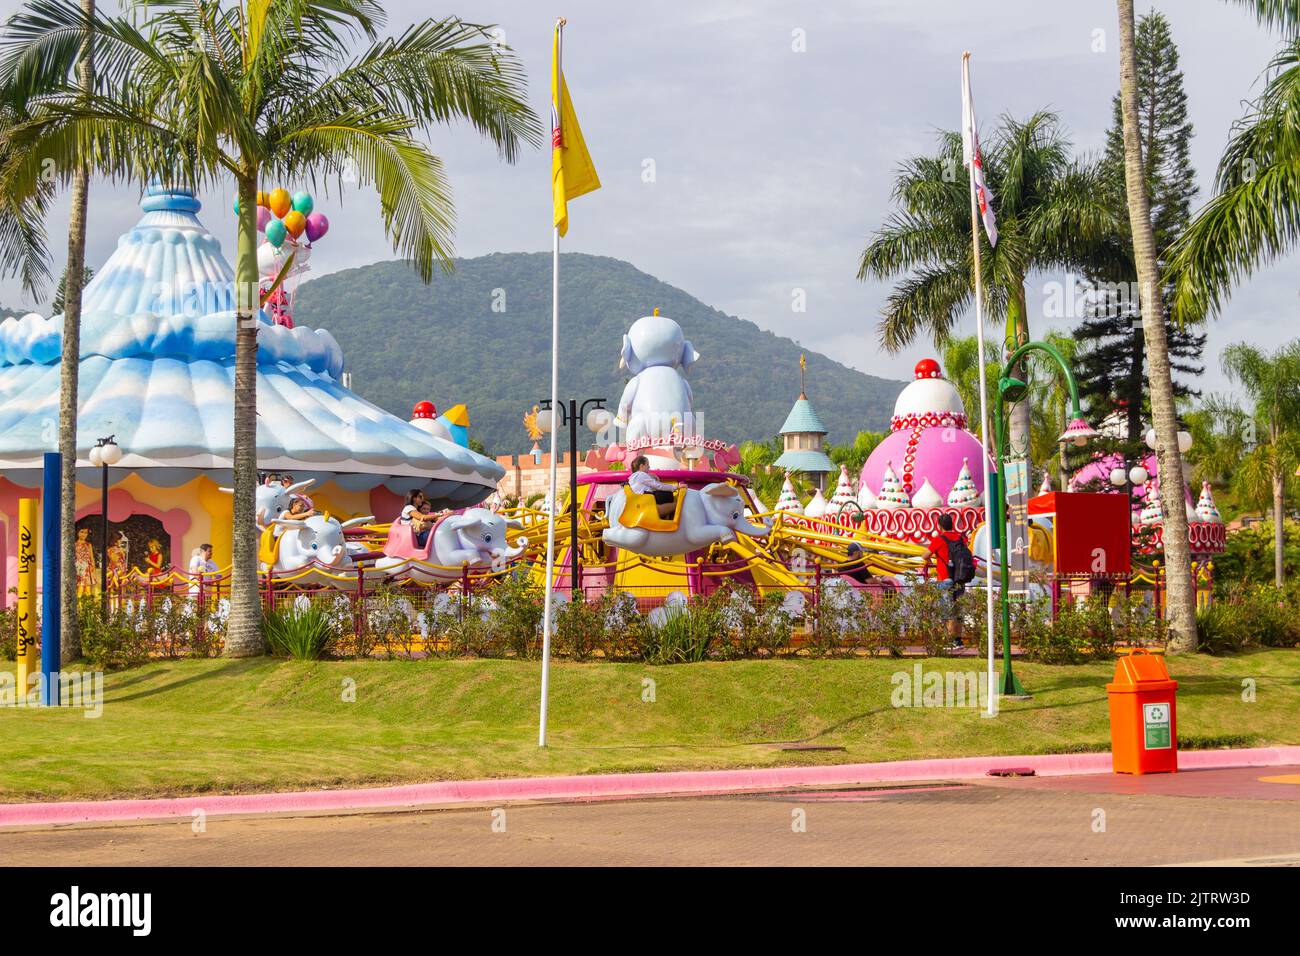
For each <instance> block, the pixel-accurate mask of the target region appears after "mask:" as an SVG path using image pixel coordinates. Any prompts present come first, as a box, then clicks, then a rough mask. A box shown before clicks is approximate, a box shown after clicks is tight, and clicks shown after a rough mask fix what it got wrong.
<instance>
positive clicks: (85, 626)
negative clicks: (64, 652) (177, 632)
mask: <svg viewBox="0 0 1300 956" xmlns="http://www.w3.org/2000/svg"><path fill="white" fill-rule="evenodd" d="M139 624H140V622H139V621H138V620H137V615H136V614H134V613H132V610H131V609H130V608H129V607H110V608H109V610H108V613H107V614H105V613H104V610H103V607H102V606H101V603H100V599H99V598H98V597H82V598H81V600H80V601H79V602H78V605H77V625H78V630H79V632H80V635H81V654H82V657H84V658H85V660H86V663H87V664H89V665H90V666H91V667H92V668H93V669H95V670H101V671H107V670H119V669H121V668H125V667H137V666H139V665H140V664H143V663H145V662H146V661H148V660H149V651H150V648H151V645H152V641H151V636H152V630H153V629H152V627H143V628H142V627H140V626H139Z"/></svg>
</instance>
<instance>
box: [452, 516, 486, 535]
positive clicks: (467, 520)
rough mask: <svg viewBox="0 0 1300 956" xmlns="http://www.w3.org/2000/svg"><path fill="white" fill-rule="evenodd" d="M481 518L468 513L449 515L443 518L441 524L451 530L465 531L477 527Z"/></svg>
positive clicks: (480, 522)
mask: <svg viewBox="0 0 1300 956" xmlns="http://www.w3.org/2000/svg"><path fill="white" fill-rule="evenodd" d="M482 523H483V522H482V520H481V519H479V518H475V517H472V516H470V515H451V516H450V517H448V518H446V519H444V520H443V525H444V526H445V527H446V528H448V529H450V530H451V531H467V530H469V529H472V528H478V527H479V526H480V525H481V524H482Z"/></svg>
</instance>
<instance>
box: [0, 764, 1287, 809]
mask: <svg viewBox="0 0 1300 956" xmlns="http://www.w3.org/2000/svg"><path fill="white" fill-rule="evenodd" d="M1178 764H1179V769H1180V770H1205V769H1223V768H1231V767H1285V766H1290V765H1294V764H1300V747H1257V748H1252V749H1243V750H1188V751H1182V752H1180V753H1179V755H1178ZM1004 767H1026V768H1032V769H1033V771H1034V773H1035V774H1036V775H1037V776H1039V777H1046V776H1065V775H1079V774H1105V773H1110V769H1111V767H1110V754H1109V753H1094V754H1049V755H1045V756H1036V757H1025V756H1005V757H956V758H948V759H935V760H904V761H892V762H887V763H865V764H843V765H839V766H835V765H832V766H819V767H769V768H762V769H752V770H702V771H677V772H671V773H618V774H600V775H584V776H573V777H526V778H520V779H508V780H449V781H444V782H441V783H420V784H410V785H407V786H401V787H376V788H371V789H363V790H319V791H312V792H302V793H256V794H232V795H230V796H208V797H175V798H167V799H158V800H101V801H93V802H68V803H17V804H3V805H0V827H19V826H27V827H32V826H36V827H42V826H44V827H49V826H65V825H68V824H74V823H92V822H110V821H124V820H165V819H169V818H178V817H189V816H191V815H192V814H193V813H194V811H195V810H202V811H203V812H205V813H208V814H252V813H321V812H329V811H355V810H379V809H401V808H404V807H419V806H434V805H437V806H447V805H457V804H476V803H489V802H498V803H499V802H507V801H529V800H566V801H582V800H601V799H619V798H623V799H628V798H636V797H659V796H668V795H686V794H690V795H707V794H727V793H746V792H754V791H764V790H785V789H789V788H791V787H836V786H852V785H857V784H870V783H907V782H920V781H936V780H970V779H975V778H981V777H987V776H988V774H989V772H990V771H992V770H997V769H999V768H1004Z"/></svg>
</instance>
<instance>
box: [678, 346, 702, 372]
mask: <svg viewBox="0 0 1300 956" xmlns="http://www.w3.org/2000/svg"><path fill="white" fill-rule="evenodd" d="M699 360H700V353H699V352H697V351H695V346H694V345H692V344H691V343H690V342H689V341H686V342H683V343H682V372H683V373H685V372H689V371H690V370H691V366H692V365H694V364H695V363H696V362H698V361H699Z"/></svg>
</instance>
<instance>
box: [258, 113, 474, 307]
mask: <svg viewBox="0 0 1300 956" xmlns="http://www.w3.org/2000/svg"><path fill="white" fill-rule="evenodd" d="M413 128H414V124H413V123H412V122H411V121H409V120H402V119H396V118H369V117H360V116H355V115H354V116H341V117H339V118H337V119H336V120H334V121H333V122H331V123H323V124H320V125H317V126H308V127H306V128H303V129H299V130H295V131H293V132H292V133H289V134H288V135H286V136H285V137H284V138H283V140H282V141H281V143H282V146H283V147H284V152H283V156H282V158H281V157H279V156H277V157H276V158H275V159H274V160H273V161H272V162H270V163H268V164H267V172H268V173H275V174H279V175H281V176H283V177H284V178H292V177H294V176H296V175H302V174H303V173H306V172H308V171H309V170H312V169H318V170H323V171H324V172H325V173H326V174H327V175H328V174H330V173H333V174H335V175H338V176H342V175H344V174H345V172H346V171H350V172H352V173H355V175H356V177H357V179H358V181H359V182H360V183H361V184H362V185H372V184H373V185H374V186H375V188H376V190H377V191H378V193H379V204H380V210H381V213H382V215H383V217H384V227H385V230H386V232H387V234H388V236H389V238H391V239H392V241H393V245H394V248H396V249H397V251H398V253H399V254H400V255H402V256H403V257H404V258H406V259H408V260H410V261H411V262H412V263H413V264H414V266H415V268H416V271H417V272H418V273H419V274H420V277H421V278H422V279H424V280H425V281H428V280H429V278H430V277H431V276H432V273H433V264H434V261H435V260H436V261H437V262H438V264H439V265H440V266H442V267H443V268H444V269H449V268H450V267H451V259H452V255H453V253H452V241H451V237H452V232H453V230H454V227H455V213H454V207H453V204H452V201H451V187H450V185H449V183H448V182H447V179H446V176H445V175H444V173H443V167H442V161H441V160H440V159H438V157H437V156H435V155H433V153H432V152H430V151H429V149H428V147H427V146H425V145H424V144H423V143H420V142H418V141H416V140H415V139H413V138H412V136H411V135H410V134H411V131H412V129H413Z"/></svg>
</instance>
